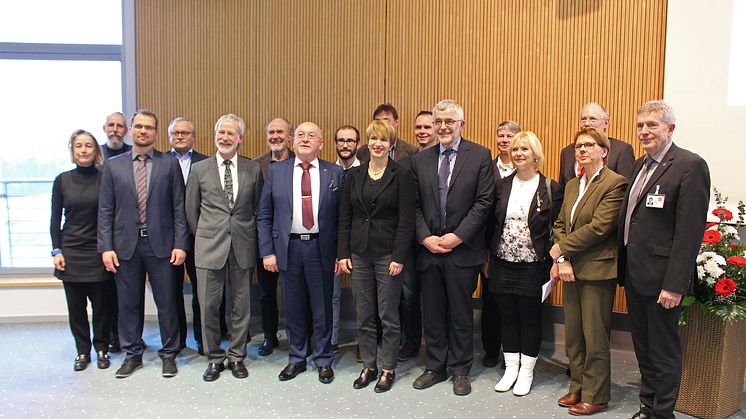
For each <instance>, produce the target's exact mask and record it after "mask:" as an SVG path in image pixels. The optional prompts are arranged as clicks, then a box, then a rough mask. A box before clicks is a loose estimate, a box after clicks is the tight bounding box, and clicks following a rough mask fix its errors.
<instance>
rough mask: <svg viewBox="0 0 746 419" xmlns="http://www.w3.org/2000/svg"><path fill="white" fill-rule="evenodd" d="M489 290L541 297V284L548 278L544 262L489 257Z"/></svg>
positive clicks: (496, 292)
mask: <svg viewBox="0 0 746 419" xmlns="http://www.w3.org/2000/svg"><path fill="white" fill-rule="evenodd" d="M489 274H490V292H491V293H493V294H510V295H521V296H524V297H541V286H542V285H544V283H545V282H547V280H549V269H547V266H546V263H544V262H508V261H506V260H502V259H500V258H499V257H497V256H495V255H492V256H491V257H490V272H489Z"/></svg>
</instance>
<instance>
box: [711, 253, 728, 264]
mask: <svg viewBox="0 0 746 419" xmlns="http://www.w3.org/2000/svg"><path fill="white" fill-rule="evenodd" d="M711 260H712V261H714V262H715V263H717V264H718V265H720V266H725V258H724V257H722V256H720V255H718V254H715V256H713V257H712V259H711Z"/></svg>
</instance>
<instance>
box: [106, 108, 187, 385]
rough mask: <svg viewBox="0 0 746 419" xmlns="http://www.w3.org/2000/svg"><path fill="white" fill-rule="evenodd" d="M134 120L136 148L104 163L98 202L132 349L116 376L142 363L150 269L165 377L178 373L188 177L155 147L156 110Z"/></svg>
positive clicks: (125, 341) (124, 340)
mask: <svg viewBox="0 0 746 419" xmlns="http://www.w3.org/2000/svg"><path fill="white" fill-rule="evenodd" d="M131 124H132V125H131V128H132V140H133V143H134V146H133V148H132V151H131V152H129V153H125V154H122V155H120V156H117V157H115V158H113V159H111V160H110V161H109V163H108V164H107V165H106V166H104V174H103V178H102V180H101V192H100V195H99V201H98V251H99V253H101V258H102V260H103V262H104V266H105V267H106V269H107V270H108V271H110V272H114V273H116V281H117V289H118V306H119V341H120V343H121V345H122V349H124V351H125V352H126V353H127V357H126V359H125V361H124V363H123V364H122V366H121V368H119V369H118V370H117V372H116V376H117V378H124V377H129V376H130V375H132V373H133V372H134V371H135V370H137V369H139V368H141V367H142V353H143V347H142V329H143V320H144V314H145V313H144V308H145V307H144V305H145V274H146V273H147V275H148V278H149V282H150V286H151V289H152V291H153V298H154V300H155V303H156V306H157V307H158V326H159V327H160V332H161V342H162V343H163V347H162V348H161V349H160V350H159V351H158V355H159V356H160V358H161V360H162V361H163V370H162V375H163V376H164V377H173V376H175V375H176V373H177V369H176V355H177V354H178V353H179V341H180V338H179V324H178V319H177V315H176V301H175V300H176V298H175V291H174V278H173V273H174V271H173V268H172V265H173V266H176V265H180V264H182V263H184V259H185V258H186V251H185V249H188V248H189V235H188V231H187V225H186V217H185V216H184V180H183V178H182V175H181V169H180V167H179V163H178V162H177V161H176V160H175V159H173V158H172V157H170V156H168V155H164V154H163V153H161V152H159V151H156V150H154V149H153V144H154V143H155V140H156V138H157V137H158V119H157V117H156V116H155V114H154V113H153V112H151V111H149V110H144V109H141V110H139V111H137V112H135V115H134V116H133V117H132V121H131Z"/></svg>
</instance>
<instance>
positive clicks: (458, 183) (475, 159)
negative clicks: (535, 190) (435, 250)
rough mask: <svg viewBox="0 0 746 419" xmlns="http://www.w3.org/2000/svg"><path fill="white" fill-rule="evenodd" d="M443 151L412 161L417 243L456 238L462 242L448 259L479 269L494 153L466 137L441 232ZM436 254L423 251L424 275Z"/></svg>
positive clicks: (419, 264) (421, 267) (491, 201)
mask: <svg viewBox="0 0 746 419" xmlns="http://www.w3.org/2000/svg"><path fill="white" fill-rule="evenodd" d="M439 158H440V146H439V145H435V146H434V147H430V148H428V149H426V150H423V151H422V152H420V153H417V154H416V155H415V156H414V157H412V159H411V160H410V164H411V168H412V174H413V176H414V182H415V188H416V192H417V205H416V240H417V243H420V244H421V243H422V240H424V239H425V238H426V237H429V236H432V235H435V236H442V235H444V234H446V233H455V234H456V235H457V236H458V237H459V238H460V239H461V240H462V241H463V243H461V244H460V245H459V246H457V247H456V248H454V249H453V250H452V251H451V252H450V253H449V254H448V255H449V256H450V257H451V260H452V261H453V263H454V264H455V265H456V266H460V267H468V266H477V265H481V264H483V263H484V261H485V260H486V257H487V255H486V252H485V250H486V248H487V240H486V237H485V234H484V228H485V224H486V223H487V220H488V218H489V216H490V213H491V212H492V209H493V207H492V205H493V204H494V200H495V197H494V190H495V173H494V165H493V164H492V155H491V153H490V151H489V150H488V149H487V148H485V147H483V146H481V145H479V144H476V143H473V142H471V141H469V140H466V139H464V138H462V139H461V143H460V145H459V149H458V153H457V155H456V161H455V164H454V168H453V172H452V173H451V182H450V185H449V188H448V198H447V202H446V226H445V229H444V230H443V231H441V227H440V204H439V202H440V194H439V192H438V160H439ZM432 257H433V255H432V254H431V253H430V252H429V251H428V250H427V248H425V246H420V247H419V252H418V256H417V263H416V264H417V269H418V270H425V269H427V268H428V267H429V265H430V260H432Z"/></svg>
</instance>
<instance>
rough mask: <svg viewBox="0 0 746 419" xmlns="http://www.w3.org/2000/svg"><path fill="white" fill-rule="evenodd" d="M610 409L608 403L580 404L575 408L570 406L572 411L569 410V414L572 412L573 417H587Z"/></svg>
mask: <svg viewBox="0 0 746 419" xmlns="http://www.w3.org/2000/svg"><path fill="white" fill-rule="evenodd" d="M608 408H609V405H608V404H607V403H603V404H590V403H585V402H580V403H578V404H576V405H574V406H570V409H569V410H568V412H570V414H571V415H575V416H586V415H592V414H594V413H598V412H603V411H604V410H606V409H608Z"/></svg>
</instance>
